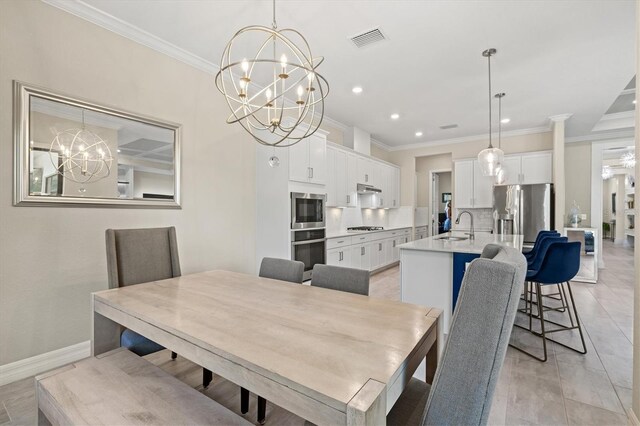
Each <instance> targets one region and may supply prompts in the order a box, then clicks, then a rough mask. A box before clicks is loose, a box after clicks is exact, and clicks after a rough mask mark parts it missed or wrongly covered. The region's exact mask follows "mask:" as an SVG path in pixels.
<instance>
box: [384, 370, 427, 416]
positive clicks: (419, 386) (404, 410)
mask: <svg viewBox="0 0 640 426" xmlns="http://www.w3.org/2000/svg"><path fill="white" fill-rule="evenodd" d="M430 390H431V385H430V384H428V383H425V382H423V381H422V380H418V379H416V378H414V377H412V378H411V380H409V383H407V386H406V387H405V388H404V391H402V397H401V398H399V399H398V401H397V402H396V403H395V405H394V406H393V408H392V409H391V411H389V414H387V424H388V425H389V426H420V425H422V421H423V417H424V413H425V411H424V410H421V409H420V410H416V407H425V406H426V405H427V398H429V392H430Z"/></svg>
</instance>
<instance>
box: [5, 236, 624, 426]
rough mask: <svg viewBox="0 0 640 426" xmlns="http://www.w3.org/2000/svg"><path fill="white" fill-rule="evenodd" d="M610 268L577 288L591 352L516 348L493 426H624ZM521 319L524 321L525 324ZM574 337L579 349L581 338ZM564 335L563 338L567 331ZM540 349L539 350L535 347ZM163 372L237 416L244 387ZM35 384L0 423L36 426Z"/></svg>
mask: <svg viewBox="0 0 640 426" xmlns="http://www.w3.org/2000/svg"><path fill="white" fill-rule="evenodd" d="M603 254H604V260H605V264H606V269H602V270H601V271H600V276H599V282H598V284H597V285H593V284H583V283H577V282H576V283H574V284H573V286H572V287H573V291H574V295H575V297H576V303H577V305H578V312H579V314H580V315H581V319H582V320H583V322H584V326H585V339H586V344H587V350H588V353H587V354H586V355H579V354H577V353H574V352H572V351H570V350H567V349H565V348H563V347H562V346H559V345H556V344H551V345H550V346H549V360H548V361H547V362H546V363H541V362H538V361H536V360H534V359H532V358H530V357H528V356H526V355H524V354H522V353H520V352H518V351H516V350H514V349H512V348H509V350H508V352H507V357H506V359H505V363H504V366H503V369H502V372H501V375H500V379H499V383H498V386H497V388H496V393H495V397H494V401H493V407H492V411H491V417H490V419H489V423H490V424H493V425H524V424H527V425H530V424H544V425H564V424H575V425H626V424H627V417H626V415H625V408H627V407H629V406H630V405H631V357H632V345H631V335H632V314H633V284H634V282H633V281H634V277H633V251H632V249H630V248H628V247H621V246H614V245H613V244H612V243H611V242H609V241H605V242H604V251H603ZM370 292H371V296H373V297H383V298H390V299H396V300H398V299H399V298H400V288H399V269H398V268H397V267H395V268H391V269H388V270H386V271H383V272H381V273H379V274H376V275H375V276H373V277H372V280H371V290H370ZM520 320H521V319H520ZM573 333H574V335H573V336H571V337H570V338H569V339H566V338H565V339H564V340H562V339H561V338H560V336H559V335H557V338H558V340H561V341H563V342H566V343H571V344H576V343H579V339H578V338H577V332H573ZM562 334H564V333H562ZM512 339H513V341H515V342H517V343H518V344H520V345H524V346H527V347H528V348H531V347H533V346H535V345H536V344H539V341H538V340H537V339H535V338H533V337H532V336H531V335H529V334H528V333H526V332H522V331H520V330H517V331H516V332H514V333H513V336H512ZM536 347H537V346H536ZM148 358H149V359H150V360H151V361H152V362H154V363H156V364H158V365H159V366H161V367H162V368H163V369H165V370H166V371H168V372H170V373H171V374H173V375H175V376H176V377H178V378H179V379H180V380H183V381H185V382H186V383H188V384H190V385H191V386H193V387H195V388H197V389H200V390H202V391H203V392H204V393H205V394H206V395H208V396H210V397H211V398H213V399H215V400H216V401H218V402H220V403H221V404H223V405H225V406H227V407H228V408H229V409H231V410H233V411H236V412H238V413H239V408H240V407H239V406H240V391H239V388H238V387H237V386H236V385H234V384H233V383H230V382H228V381H226V380H224V379H223V378H221V377H219V376H215V378H214V382H213V384H212V385H210V386H209V387H208V389H202V384H201V379H202V372H201V369H200V367H198V366H197V365H195V364H193V363H191V362H190V361H188V360H186V359H185V358H183V357H180V356H179V357H178V359H177V360H176V361H171V360H170V356H169V352H168V351H163V352H158V353H156V354H153V355H150V356H149V357H148ZM256 405H257V404H256V399H255V396H253V395H252V397H251V405H250V408H249V413H248V414H247V419H249V420H251V421H254V422H255V415H256ZM35 416H36V408H35V399H34V385H33V378H28V379H24V380H21V381H19V382H16V383H12V384H9V385H6V386H2V387H0V424H1V425H5V424H10V425H32V424H35V423H36V417H35ZM267 424H271V425H282V424H287V425H302V424H304V421H303V420H302V419H301V418H299V417H297V416H295V415H293V414H291V413H289V412H287V411H286V410H284V409H282V408H280V407H277V406H275V405H273V404H267Z"/></svg>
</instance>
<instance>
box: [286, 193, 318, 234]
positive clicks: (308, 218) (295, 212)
mask: <svg viewBox="0 0 640 426" xmlns="http://www.w3.org/2000/svg"><path fill="white" fill-rule="evenodd" d="M325 198H326V196H325V195H324V194H303V193H300V192H292V193H291V229H308V228H324V226H325V213H324V208H325V205H324V204H325Z"/></svg>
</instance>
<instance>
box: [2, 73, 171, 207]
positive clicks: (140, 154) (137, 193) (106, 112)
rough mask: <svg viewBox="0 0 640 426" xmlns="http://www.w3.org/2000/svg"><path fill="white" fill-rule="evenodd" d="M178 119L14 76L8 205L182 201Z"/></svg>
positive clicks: (143, 204)
mask: <svg viewBox="0 0 640 426" xmlns="http://www.w3.org/2000/svg"><path fill="white" fill-rule="evenodd" d="M180 133H181V126H180V125H178V124H175V123H170V122H166V121H160V120H157V119H154V118H150V117H145V116H142V115H138V114H133V113H130V112H126V111H122V110H117V109H115V108H111V107H106V106H102V105H98V104H95V103H92V102H89V101H86V100H82V99H77V98H71V97H69V96H66V95H62V94H59V93H54V92H51V91H49V90H46V89H43V88H40V87H35V86H30V85H27V84H25V83H21V82H18V81H15V82H14V139H15V140H14V144H15V145H14V151H15V152H14V159H15V163H14V170H15V173H14V205H16V206H28V205H32V206H37V205H44V206H51V205H56V204H57V205H77V206H91V205H93V206H102V207H105V206H114V207H145V208H180Z"/></svg>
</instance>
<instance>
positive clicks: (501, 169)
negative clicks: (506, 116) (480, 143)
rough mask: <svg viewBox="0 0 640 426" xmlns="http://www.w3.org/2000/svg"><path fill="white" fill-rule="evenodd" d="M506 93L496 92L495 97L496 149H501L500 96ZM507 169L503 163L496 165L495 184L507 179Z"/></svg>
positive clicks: (500, 183) (502, 96)
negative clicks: (496, 104) (496, 108)
mask: <svg viewBox="0 0 640 426" xmlns="http://www.w3.org/2000/svg"><path fill="white" fill-rule="evenodd" d="M506 95H507V94H506V93H496V94H495V96H494V97H495V98H498V149H502V98H504V97H505V96H506ZM507 173H508V170H507V169H506V168H505V166H504V164H502V163H501V164H500V165H499V166H498V172H497V173H496V184H497V185H502V184H503V183H505V182H506V180H507Z"/></svg>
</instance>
